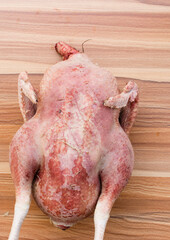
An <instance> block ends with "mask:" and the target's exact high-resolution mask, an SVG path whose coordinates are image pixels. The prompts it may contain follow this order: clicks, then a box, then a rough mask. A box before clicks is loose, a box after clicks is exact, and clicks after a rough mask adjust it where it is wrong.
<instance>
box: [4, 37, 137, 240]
mask: <svg viewBox="0 0 170 240" xmlns="http://www.w3.org/2000/svg"><path fill="white" fill-rule="evenodd" d="M56 50H57V52H58V53H59V54H60V55H61V56H63V60H64V61H61V62H59V63H57V64H55V65H54V66H52V67H51V68H49V70H48V71H47V72H46V73H45V74H44V77H43V79H42V81H41V83H40V89H39V91H37V90H35V89H34V88H33V87H32V85H31V83H30V82H29V80H28V76H27V73H26V72H22V73H21V74H20V75H19V78H18V95H19V105H20V110H21V113H22V116H23V118H24V121H25V123H24V124H23V125H22V127H21V128H20V129H19V130H18V131H17V133H16V134H15V136H14V138H13V140H12V142H11V145H10V167H11V174H12V178H13V181H14V184H15V190H16V203H15V211H14V219H13V224H12V228H11V233H10V236H9V240H17V239H18V238H19V232H20V227H21V224H22V222H23V220H24V218H25V216H26V215H27V212H28V209H29V206H30V196H31V192H32V193H33V196H34V199H35V201H36V203H37V205H38V206H39V207H40V209H41V210H42V211H43V212H44V213H45V214H47V215H48V216H49V217H50V218H51V221H52V222H53V224H54V225H55V226H56V227H58V228H61V229H67V228H69V227H70V226H72V225H73V224H75V223H76V222H77V221H79V220H81V219H83V218H85V217H87V216H89V215H90V214H91V213H93V211H94V223H95V237H94V239H95V240H103V237H104V232H105V227H106V223H107V221H108V219H109V215H110V211H111V209H112V206H113V204H114V202H115V200H116V199H117V197H118V196H119V194H120V192H121V191H122V189H123V188H124V187H125V185H126V184H127V181H128V179H129V178H130V176H131V173H132V169H133V163H134V153H133V149H132V145H131V143H130V141H129V138H128V133H129V131H130V129H131V127H132V125H133V122H134V120H135V117H136V113H137V104H138V87H137V85H136V83H134V82H132V81H130V82H128V83H127V85H126V86H125V87H124V89H123V91H122V92H121V93H120V92H119V90H118V86H117V82H116V79H115V78H114V77H113V76H112V75H111V73H109V72H108V71H106V70H104V69H102V68H100V67H98V66H97V65H95V64H93V63H92V62H91V61H90V60H89V59H88V57H87V56H86V55H85V54H84V53H80V52H79V51H78V50H76V49H74V48H72V47H71V46H69V45H67V44H66V43H64V42H59V43H57V44H56Z"/></svg>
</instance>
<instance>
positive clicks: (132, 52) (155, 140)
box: [0, 0, 170, 240]
mask: <svg viewBox="0 0 170 240" xmlns="http://www.w3.org/2000/svg"><path fill="white" fill-rule="evenodd" d="M86 39H91V40H89V41H88V42H86V43H85V46H84V48H85V53H87V54H88V56H89V57H90V58H91V60H92V61H94V62H96V63H97V64H99V65H100V66H101V67H105V68H106V69H108V70H110V71H111V72H112V73H113V74H114V75H115V76H116V77H117V79H118V83H119V86H120V89H122V88H123V86H124V85H125V84H126V82H127V81H128V80H130V79H133V80H134V81H136V82H137V84H138V85H139V88H140V103H139V112H138V116H137V120H136V123H135V126H134V127H133V129H132V132H131V134H130V139H131V141H132V144H133V147H134V150H135V167H134V171H133V176H132V177H131V180H130V182H129V184H128V185H127V187H126V188H125V190H124V191H123V192H122V194H121V196H120V198H119V199H118V200H117V201H116V203H115V205H114V208H113V209H112V213H111V218H110V220H109V223H108V225H107V229H106V234H105V240H112V239H119V240H133V239H137V238H138V239H140V240H152V239H154V240H155V239H156V240H167V239H169V238H170V204H169V203H170V3H169V0H126V1H124V0H108V1H104V0H91V1H82V0H77V1H74V0H70V1H67V3H66V2H65V1H60V0H51V1H45V0H36V1H34V0H30V1H22V0H13V1H11V0H6V1H2V0H0V206H1V208H0V240H1V239H2V240H5V239H7V236H8V233H9V231H10V227H11V222H12V218H13V206H14V185H13V183H12V180H11V175H10V169H9V164H8V149H9V143H10V141H11V139H12V137H13V135H14V134H15V132H16V131H17V129H19V127H20V126H21V125H22V123H23V120H22V117H21V114H20V111H19V106H18V100H17V75H18V73H19V72H21V71H23V70H27V71H28V73H29V77H30V79H31V82H32V84H33V85H34V86H35V87H38V86H39V82H40V80H41V78H42V76H43V73H44V72H45V70H46V69H47V68H48V67H49V66H51V65H52V64H54V63H55V62H57V61H60V60H61V58H60V57H59V56H58V55H57V54H56V53H55V51H54V45H55V43H56V42H57V41H60V40H64V41H66V42H68V43H70V44H71V45H73V46H74V47H76V48H78V49H80V50H81V49H82V42H83V41H85V40H86ZM93 233H94V226H93V216H90V217H89V218H88V219H86V220H84V221H82V222H80V223H78V224H77V225H76V226H74V227H72V228H71V229H69V230H67V231H64V232H63V231H61V230H59V229H56V228H54V227H53V226H52V225H51V224H50V222H49V219H48V218H47V217H46V216H45V215H44V214H43V213H42V212H41V211H40V210H39V209H38V207H37V206H36V204H35V202H34V201H33V202H32V205H31V208H30V211H29V214H28V216H27V218H26V220H25V221H24V224H23V226H22V229H21V235H20V239H21V240H33V239H38V240H44V239H50V240H54V239H62V240H66V239H69V240H72V239H74V240H76V239H77V240H78V239H80V238H81V239H82V240H83V239H84V240H85V239H93Z"/></svg>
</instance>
